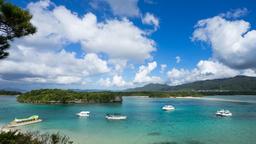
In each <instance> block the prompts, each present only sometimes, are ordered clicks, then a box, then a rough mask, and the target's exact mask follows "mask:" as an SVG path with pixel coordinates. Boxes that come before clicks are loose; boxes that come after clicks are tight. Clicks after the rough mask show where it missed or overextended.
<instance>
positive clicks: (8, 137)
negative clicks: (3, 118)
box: [0, 131, 73, 144]
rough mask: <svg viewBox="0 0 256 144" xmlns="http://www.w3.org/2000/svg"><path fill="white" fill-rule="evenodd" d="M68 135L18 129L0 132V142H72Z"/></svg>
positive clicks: (19, 143) (12, 143)
mask: <svg viewBox="0 0 256 144" xmlns="http://www.w3.org/2000/svg"><path fill="white" fill-rule="evenodd" d="M72 143H73V142H72V141H70V140H69V137H67V136H62V135H60V134H59V133H56V134H48V133H46V134H40V133H39V132H27V133H22V132H18V131H10V132H2V133H0V144H72Z"/></svg>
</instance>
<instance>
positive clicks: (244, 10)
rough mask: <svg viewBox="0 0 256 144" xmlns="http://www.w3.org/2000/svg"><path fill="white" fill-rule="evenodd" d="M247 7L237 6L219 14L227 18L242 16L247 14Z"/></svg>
mask: <svg viewBox="0 0 256 144" xmlns="http://www.w3.org/2000/svg"><path fill="white" fill-rule="evenodd" d="M248 12H249V11H248V9H247V8H239V9H234V10H231V11H228V12H226V13H222V14H220V16H221V17H225V18H229V19H236V18H240V17H242V16H245V15H247V14H248Z"/></svg>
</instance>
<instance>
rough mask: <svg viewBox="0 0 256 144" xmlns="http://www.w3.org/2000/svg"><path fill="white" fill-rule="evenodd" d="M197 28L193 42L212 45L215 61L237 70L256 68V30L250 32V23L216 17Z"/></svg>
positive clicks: (201, 21)
mask: <svg viewBox="0 0 256 144" xmlns="http://www.w3.org/2000/svg"><path fill="white" fill-rule="evenodd" d="M195 28H196V29H195V31H194V33H193V40H198V41H203V42H208V43H210V45H211V47H212V50H213V58H214V59H216V60H218V61H220V62H222V63H223V64H225V65H227V66H229V67H232V68H236V69H248V68H256V61H255V55H256V30H250V23H248V22H246V21H244V20H227V19H225V18H223V17H220V16H215V17H213V18H208V19H204V20H200V21H199V22H198V23H197V25H196V26H195Z"/></svg>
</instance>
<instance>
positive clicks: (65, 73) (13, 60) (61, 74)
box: [0, 45, 110, 84]
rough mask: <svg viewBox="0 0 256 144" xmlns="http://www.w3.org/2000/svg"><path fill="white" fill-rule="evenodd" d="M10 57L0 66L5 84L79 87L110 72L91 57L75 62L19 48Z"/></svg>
mask: <svg viewBox="0 0 256 144" xmlns="http://www.w3.org/2000/svg"><path fill="white" fill-rule="evenodd" d="M11 53H12V55H10V57H8V58H7V59H6V60H4V61H1V63H0V67H1V69H0V75H1V76H2V79H4V80H9V81H11V80H15V81H23V82H36V83H57V84H71V83H81V82H82V81H83V78H85V77H86V76H92V75H96V74H100V73H106V72H109V71H110V69H109V68H108V66H107V62H106V61H104V60H102V59H100V58H99V57H98V56H97V55H96V54H94V53H88V54H86V55H85V56H84V57H83V58H81V59H77V58H76V57H75V53H69V52H66V51H65V50H62V51H61V52H57V53H53V52H43V53H42V52H38V51H36V50H35V49H33V48H28V47H24V46H21V45H18V46H17V47H13V48H12V49H11Z"/></svg>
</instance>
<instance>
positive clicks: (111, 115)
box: [105, 114, 127, 120]
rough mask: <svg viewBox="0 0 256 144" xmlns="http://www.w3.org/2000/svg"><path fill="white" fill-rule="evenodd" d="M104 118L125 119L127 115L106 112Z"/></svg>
mask: <svg viewBox="0 0 256 144" xmlns="http://www.w3.org/2000/svg"><path fill="white" fill-rule="evenodd" d="M105 118H106V119H108V120H125V119H127V116H124V115H120V114H107V115H106V117H105Z"/></svg>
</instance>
